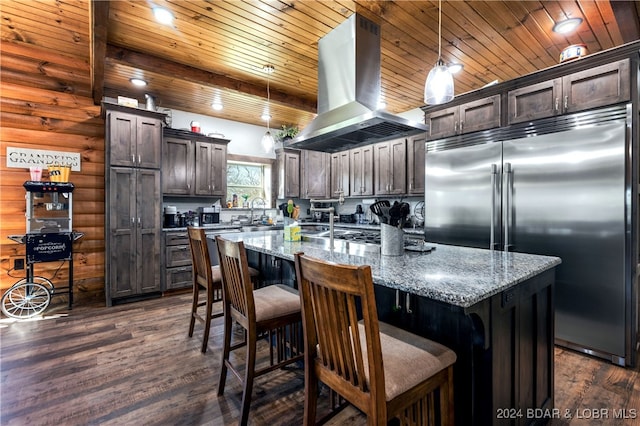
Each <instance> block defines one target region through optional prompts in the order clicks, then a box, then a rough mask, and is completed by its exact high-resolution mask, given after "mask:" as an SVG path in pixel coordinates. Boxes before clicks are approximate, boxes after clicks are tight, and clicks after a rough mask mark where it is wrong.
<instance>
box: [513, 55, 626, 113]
mask: <svg viewBox="0 0 640 426" xmlns="http://www.w3.org/2000/svg"><path fill="white" fill-rule="evenodd" d="M629 99H630V79H629V59H623V60H621V61H617V62H612V63H609V64H606V65H601V66H598V67H594V68H590V69H587V70H584V71H580V72H576V73H573V74H569V75H565V76H563V77H558V78H555V79H552V80H547V81H543V82H540V83H536V84H532V85H529V86H526V87H522V88H519V89H514V90H511V91H509V93H508V103H509V108H508V111H509V114H508V117H509V118H508V121H509V124H515V123H520V122H523V121H531V120H536V119H539V118H545V117H551V116H553V115H559V114H567V113H572V112H577V111H584V110H587V109H591V108H596V107H600V106H605V105H611V104H616V103H619V102H624V101H628V100H629Z"/></svg>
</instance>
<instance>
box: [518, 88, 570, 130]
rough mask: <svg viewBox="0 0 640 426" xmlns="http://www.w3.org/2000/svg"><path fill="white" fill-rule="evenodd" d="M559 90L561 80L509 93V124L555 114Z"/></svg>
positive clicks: (557, 106) (558, 103) (558, 101)
mask: <svg viewBox="0 0 640 426" xmlns="http://www.w3.org/2000/svg"><path fill="white" fill-rule="evenodd" d="M561 90H562V82H561V80H560V79H554V80H549V81H543V82H541V83H537V84H532V85H530V86H526V87H522V88H520V89H515V90H511V91H509V94H508V95H507V98H508V103H509V118H508V120H509V124H514V123H521V122H523V121H531V120H537V119H539V118H545V117H551V116H553V115H555V114H557V113H558V112H559V108H560V93H561Z"/></svg>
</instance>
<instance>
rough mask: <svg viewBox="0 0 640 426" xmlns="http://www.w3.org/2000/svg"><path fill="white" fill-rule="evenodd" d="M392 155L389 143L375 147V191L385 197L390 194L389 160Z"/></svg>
mask: <svg viewBox="0 0 640 426" xmlns="http://www.w3.org/2000/svg"><path fill="white" fill-rule="evenodd" d="M391 155H392V153H391V145H389V144H388V143H379V144H375V145H374V152H373V168H374V170H375V173H374V185H373V191H374V193H375V194H379V195H385V194H388V193H389V176H390V174H391V170H390V169H389V168H390V165H391V163H390V161H389V159H390V158H391Z"/></svg>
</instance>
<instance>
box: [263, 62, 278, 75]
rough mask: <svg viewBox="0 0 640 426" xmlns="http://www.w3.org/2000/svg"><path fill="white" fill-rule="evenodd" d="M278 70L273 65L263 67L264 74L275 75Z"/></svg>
mask: <svg viewBox="0 0 640 426" xmlns="http://www.w3.org/2000/svg"><path fill="white" fill-rule="evenodd" d="M275 70H276V68H275V67H274V66H273V65H270V64H267V65H263V66H262V72H264V73H267V74H273V72H274V71H275Z"/></svg>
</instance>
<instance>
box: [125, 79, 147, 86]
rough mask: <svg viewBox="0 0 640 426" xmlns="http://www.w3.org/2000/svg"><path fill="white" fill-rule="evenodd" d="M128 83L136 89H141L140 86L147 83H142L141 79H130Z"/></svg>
mask: <svg viewBox="0 0 640 426" xmlns="http://www.w3.org/2000/svg"><path fill="white" fill-rule="evenodd" d="M129 81H130V82H131V84H133V85H134V86H138V87H142V86H146V85H147V82H146V81H144V80H143V79H141V78H130V79H129Z"/></svg>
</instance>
